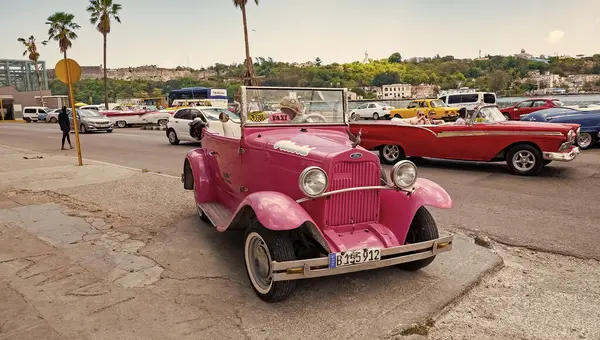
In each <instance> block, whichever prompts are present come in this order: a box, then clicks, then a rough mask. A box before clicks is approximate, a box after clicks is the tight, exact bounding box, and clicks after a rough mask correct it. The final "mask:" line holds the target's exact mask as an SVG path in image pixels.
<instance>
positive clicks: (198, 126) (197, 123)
mask: <svg viewBox="0 0 600 340" xmlns="http://www.w3.org/2000/svg"><path fill="white" fill-rule="evenodd" d="M205 127H206V123H204V122H203V121H201V120H199V119H198V120H194V121H193V122H191V123H190V136H192V138H194V139H195V140H198V141H199V140H202V129H204V128H205Z"/></svg>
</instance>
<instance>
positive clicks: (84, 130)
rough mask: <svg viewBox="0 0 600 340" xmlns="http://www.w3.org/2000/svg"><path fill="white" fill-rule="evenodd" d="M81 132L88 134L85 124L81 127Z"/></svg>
mask: <svg viewBox="0 0 600 340" xmlns="http://www.w3.org/2000/svg"><path fill="white" fill-rule="evenodd" d="M79 132H81V133H86V132H87V130H86V129H85V125H83V124H81V125H79Z"/></svg>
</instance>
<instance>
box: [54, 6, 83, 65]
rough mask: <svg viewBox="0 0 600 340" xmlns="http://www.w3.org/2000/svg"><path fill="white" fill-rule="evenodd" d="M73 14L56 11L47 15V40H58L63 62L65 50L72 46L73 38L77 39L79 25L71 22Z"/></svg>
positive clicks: (73, 17)
mask: <svg viewBox="0 0 600 340" xmlns="http://www.w3.org/2000/svg"><path fill="white" fill-rule="evenodd" d="M73 19H75V16H74V15H73V14H70V13H65V12H56V13H54V14H52V15H51V16H49V17H48V19H47V21H46V24H47V25H50V29H49V30H48V40H54V41H57V42H58V47H59V48H60V51H61V52H62V53H63V55H64V58H65V62H66V60H67V50H68V49H69V48H71V47H72V46H73V40H75V39H77V33H75V31H76V30H78V29H80V28H81V26H79V25H78V24H76V23H74V22H73Z"/></svg>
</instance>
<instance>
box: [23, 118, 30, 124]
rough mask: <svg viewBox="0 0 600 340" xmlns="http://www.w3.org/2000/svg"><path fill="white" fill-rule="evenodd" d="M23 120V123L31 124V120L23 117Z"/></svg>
mask: <svg viewBox="0 0 600 340" xmlns="http://www.w3.org/2000/svg"><path fill="white" fill-rule="evenodd" d="M23 120H25V123H31V118H27V117H25V118H23Z"/></svg>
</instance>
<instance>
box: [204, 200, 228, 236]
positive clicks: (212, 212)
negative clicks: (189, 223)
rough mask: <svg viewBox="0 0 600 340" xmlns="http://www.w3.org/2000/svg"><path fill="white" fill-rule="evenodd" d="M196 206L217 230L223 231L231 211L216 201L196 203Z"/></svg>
mask: <svg viewBox="0 0 600 340" xmlns="http://www.w3.org/2000/svg"><path fill="white" fill-rule="evenodd" d="M198 208H199V209H200V210H202V212H203V213H204V214H205V215H206V217H208V219H209V220H210V222H211V223H212V224H213V226H215V228H217V230H218V231H223V230H224V229H225V228H226V227H227V226H228V225H229V222H230V221H231V218H232V217H233V213H231V212H230V211H229V209H227V208H226V207H225V206H224V205H223V204H221V203H217V202H208V203H198Z"/></svg>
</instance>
